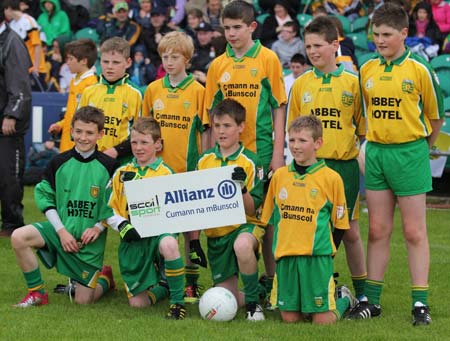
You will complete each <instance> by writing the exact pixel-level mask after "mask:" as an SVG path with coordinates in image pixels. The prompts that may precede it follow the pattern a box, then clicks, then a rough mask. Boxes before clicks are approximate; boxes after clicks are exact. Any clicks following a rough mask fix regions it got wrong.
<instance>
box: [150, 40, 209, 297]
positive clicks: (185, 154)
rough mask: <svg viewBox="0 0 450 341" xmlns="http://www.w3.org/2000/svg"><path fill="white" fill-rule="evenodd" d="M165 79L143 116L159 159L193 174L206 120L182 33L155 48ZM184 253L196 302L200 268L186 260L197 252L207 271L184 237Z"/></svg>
mask: <svg viewBox="0 0 450 341" xmlns="http://www.w3.org/2000/svg"><path fill="white" fill-rule="evenodd" d="M158 53H159V55H160V56H161V59H162V63H163V67H164V69H165V71H166V75H165V76H164V78H161V79H158V80H156V81H154V82H153V83H151V84H150V85H149V86H148V88H147V90H146V91H145V95H144V103H143V114H144V116H148V115H151V116H152V117H154V118H155V119H156V120H157V121H158V122H159V124H160V126H161V131H162V135H163V136H164V145H163V148H162V151H161V156H162V158H163V159H164V161H165V162H167V163H168V164H169V165H170V166H171V167H172V168H173V169H174V170H175V172H176V173H180V172H188V171H192V170H195V167H196V165H197V160H198V156H199V154H200V152H202V151H204V150H206V149H208V143H209V139H208V133H207V131H206V128H207V126H208V125H209V116H208V114H207V113H206V112H205V111H204V110H203V100H204V92H205V89H204V88H203V86H202V85H201V84H200V83H199V82H197V81H196V80H195V79H194V77H193V76H192V74H187V72H186V68H187V67H188V65H189V62H190V60H191V58H192V55H193V53H194V44H193V42H192V38H191V37H189V36H188V35H187V34H186V33H183V32H170V33H167V34H166V35H165V36H163V38H162V39H161V41H160V43H159V45H158ZM184 238H185V249H186V255H187V257H186V263H187V265H186V302H189V303H194V302H197V301H198V299H199V297H200V294H199V292H198V278H199V274H200V271H199V268H198V267H197V266H195V264H193V263H192V262H191V261H190V259H189V252H190V251H192V252H194V253H195V252H196V251H198V253H199V254H198V255H197V256H201V257H200V258H197V257H195V258H197V259H196V260H195V262H196V263H197V264H200V265H202V266H204V267H206V257H205V256H204V254H203V251H201V247H200V242H199V240H189V234H188V233H184Z"/></svg>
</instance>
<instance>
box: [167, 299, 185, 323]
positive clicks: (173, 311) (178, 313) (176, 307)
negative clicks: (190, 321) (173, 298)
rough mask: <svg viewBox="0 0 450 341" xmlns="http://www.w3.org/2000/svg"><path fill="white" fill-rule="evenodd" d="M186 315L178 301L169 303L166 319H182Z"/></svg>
mask: <svg viewBox="0 0 450 341" xmlns="http://www.w3.org/2000/svg"><path fill="white" fill-rule="evenodd" d="M185 317H186V308H185V307H184V305H181V304H179V303H175V304H171V305H170V308H169V312H168V313H167V315H166V319H168V320H183V319H184V318H185Z"/></svg>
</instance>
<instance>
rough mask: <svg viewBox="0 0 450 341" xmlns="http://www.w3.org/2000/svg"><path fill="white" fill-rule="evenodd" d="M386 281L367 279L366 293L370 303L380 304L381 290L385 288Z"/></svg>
mask: <svg viewBox="0 0 450 341" xmlns="http://www.w3.org/2000/svg"><path fill="white" fill-rule="evenodd" d="M383 285H384V281H374V280H371V279H366V285H365V288H364V293H365V294H366V296H367V299H368V300H369V303H370V304H380V296H381V291H382V290H383Z"/></svg>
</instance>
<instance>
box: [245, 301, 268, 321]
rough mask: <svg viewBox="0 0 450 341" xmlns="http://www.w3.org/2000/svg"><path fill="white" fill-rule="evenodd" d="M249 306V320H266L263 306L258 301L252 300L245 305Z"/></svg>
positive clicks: (247, 314)
mask: <svg viewBox="0 0 450 341" xmlns="http://www.w3.org/2000/svg"><path fill="white" fill-rule="evenodd" d="M245 307H246V308H247V313H246V318H247V321H264V320H265V317H264V313H263V309H262V308H261V306H260V305H259V304H258V303H256V302H250V303H247V304H246V305H245Z"/></svg>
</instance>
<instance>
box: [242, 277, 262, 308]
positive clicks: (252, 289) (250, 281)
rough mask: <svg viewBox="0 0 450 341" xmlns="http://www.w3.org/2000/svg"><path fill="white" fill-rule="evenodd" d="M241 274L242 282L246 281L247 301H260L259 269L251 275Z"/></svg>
mask: <svg viewBox="0 0 450 341" xmlns="http://www.w3.org/2000/svg"><path fill="white" fill-rule="evenodd" d="M240 274H241V279H242V283H244V293H245V303H250V302H258V301H259V297H258V296H259V295H258V293H259V290H258V271H256V272H255V273H253V274H251V275H246V274H243V273H242V272H241V273H240Z"/></svg>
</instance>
